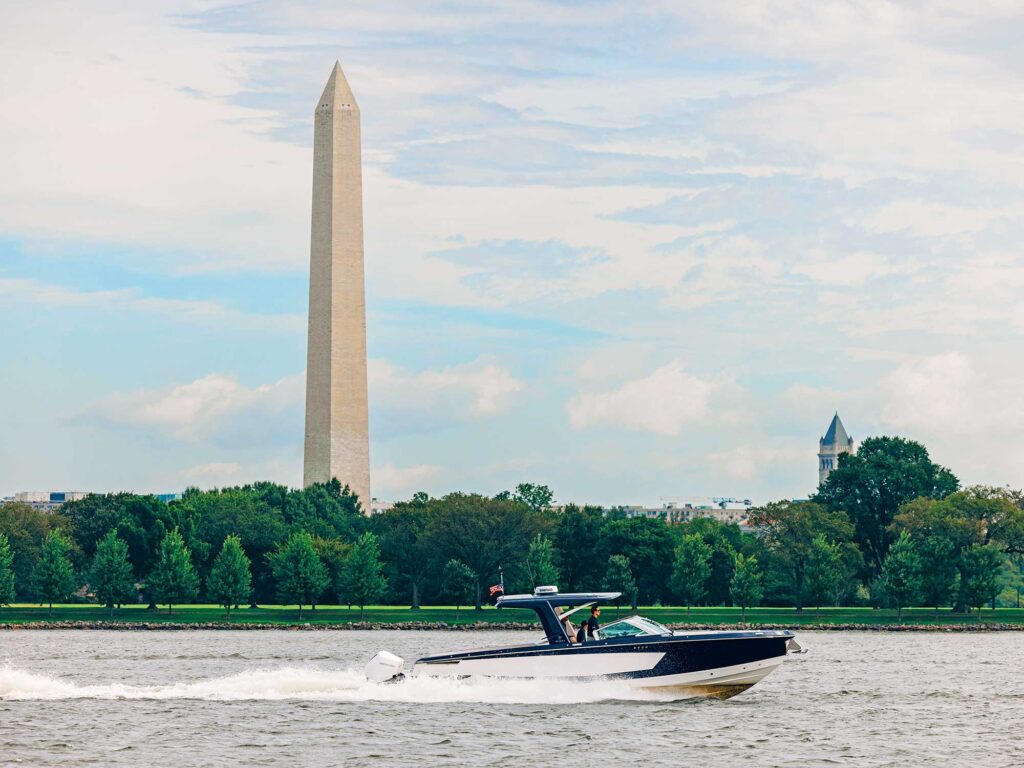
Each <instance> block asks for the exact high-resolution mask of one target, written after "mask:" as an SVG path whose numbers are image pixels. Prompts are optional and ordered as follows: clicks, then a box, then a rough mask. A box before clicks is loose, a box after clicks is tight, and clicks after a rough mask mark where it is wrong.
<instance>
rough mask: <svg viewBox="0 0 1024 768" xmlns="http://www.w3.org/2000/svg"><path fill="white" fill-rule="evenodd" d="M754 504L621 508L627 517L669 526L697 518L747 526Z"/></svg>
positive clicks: (723, 502) (727, 503)
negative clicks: (664, 523)
mask: <svg viewBox="0 0 1024 768" xmlns="http://www.w3.org/2000/svg"><path fill="white" fill-rule="evenodd" d="M752 506H753V504H752V503H751V502H750V501H747V500H745V501H733V500H731V499H730V500H724V499H723V500H721V501H717V502H716V503H715V504H698V505H694V504H690V503H685V504H677V503H669V504H663V505H662V506H660V507H620V509H622V510H623V511H624V512H625V513H626V517H646V518H649V519H652V520H664V521H665V522H666V523H667V524H668V525H681V524H682V523H689V522H692V521H693V520H696V519H697V518H701V517H710V518H711V519H713V520H717V521H718V522H720V523H735V524H736V525H746V522H747V515H748V513H749V510H750V508H751V507H752Z"/></svg>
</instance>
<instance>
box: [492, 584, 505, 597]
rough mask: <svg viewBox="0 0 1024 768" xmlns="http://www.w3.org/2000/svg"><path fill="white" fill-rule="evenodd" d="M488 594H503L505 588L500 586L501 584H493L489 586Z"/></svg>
mask: <svg viewBox="0 0 1024 768" xmlns="http://www.w3.org/2000/svg"><path fill="white" fill-rule="evenodd" d="M489 594H490V596H491V597H494V596H495V595H503V594H505V588H504V587H503V586H501V584H495V585H494V586H492V587H491V589H490V593H489Z"/></svg>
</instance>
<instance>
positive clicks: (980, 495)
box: [892, 486, 1024, 612]
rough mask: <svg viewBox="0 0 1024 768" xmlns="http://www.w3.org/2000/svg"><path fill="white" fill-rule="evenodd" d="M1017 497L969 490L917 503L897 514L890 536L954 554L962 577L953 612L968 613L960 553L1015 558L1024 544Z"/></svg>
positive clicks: (1003, 491)
mask: <svg viewBox="0 0 1024 768" xmlns="http://www.w3.org/2000/svg"><path fill="white" fill-rule="evenodd" d="M1020 505H1021V501H1020V494H1019V492H1017V491H1008V490H1007V489H1005V488H991V487H986V486H973V487H971V488H966V489H964V490H962V491H957V492H956V493H951V494H949V495H948V496H946V497H945V498H944V499H941V500H935V499H915V500H914V501H911V502H909V503H907V504H904V505H903V507H901V508H900V513H899V514H898V515H897V516H896V518H895V521H894V523H893V526H892V532H893V534H894V535H895V534H898V533H899V532H901V531H907V532H909V533H910V535H911V536H912V537H913V539H914V540H915V542H916V543H917V544H918V545H919V546H920V545H921V544H923V543H924V542H925V541H930V540H933V539H942V540H944V541H947V542H948V543H949V546H950V547H952V551H953V561H954V563H955V565H956V567H957V569H958V570H959V574H960V589H959V591H958V593H957V595H956V604H955V606H954V610H956V611H957V612H960V611H965V610H967V607H968V605H970V602H969V601H968V599H967V593H966V590H967V584H968V581H969V579H968V574H967V573H966V571H965V560H964V557H963V553H964V552H965V551H966V550H967V549H969V548H970V547H973V546H986V545H991V546H993V547H995V548H996V549H997V550H998V551H1000V552H1002V553H1004V554H1007V555H1011V556H1012V555H1014V554H1016V553H1018V552H1020V551H1021V547H1022V544H1024V509H1021V506H1020Z"/></svg>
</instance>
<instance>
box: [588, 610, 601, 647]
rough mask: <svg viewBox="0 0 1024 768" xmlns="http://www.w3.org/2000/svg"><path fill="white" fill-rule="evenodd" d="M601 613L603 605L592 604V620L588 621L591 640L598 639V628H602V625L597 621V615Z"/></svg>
mask: <svg viewBox="0 0 1024 768" xmlns="http://www.w3.org/2000/svg"><path fill="white" fill-rule="evenodd" d="M600 615H601V606H599V605H592V606H590V621H588V622H587V636H588V638H589V639H590V640H597V639H598V637H597V633H598V630H600V629H601V625H600V624H598V623H597V617H598V616H600Z"/></svg>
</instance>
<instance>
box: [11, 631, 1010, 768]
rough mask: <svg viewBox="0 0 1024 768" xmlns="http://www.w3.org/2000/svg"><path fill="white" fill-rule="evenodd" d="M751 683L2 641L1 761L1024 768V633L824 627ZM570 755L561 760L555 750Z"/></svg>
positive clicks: (341, 636)
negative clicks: (703, 685)
mask: <svg viewBox="0 0 1024 768" xmlns="http://www.w3.org/2000/svg"><path fill="white" fill-rule="evenodd" d="M799 637H800V639H801V642H803V643H805V645H807V646H809V648H810V653H809V654H806V655H803V656H797V657H792V658H791V659H790V660H789V661H788V662H787V663H786V664H784V665H783V666H782V668H780V669H779V670H778V671H776V672H775V673H773V674H772V675H770V676H769V677H768V678H767V679H766V680H764V681H762V682H761V683H759V684H758V685H757V686H755V687H754V688H752V689H751V690H750V691H748V692H746V693H745V694H743V695H741V696H739V697H737V698H734V699H731V700H728V701H724V702H722V701H714V700H706V699H692V700H687V701H677V702H667V701H661V700H658V698H657V697H655V696H652V695H648V694H643V693H638V692H636V691H632V690H630V689H628V688H626V687H624V686H622V685H619V684H615V683H561V682H560V683H557V684H551V683H539V682H528V681H451V680H428V679H413V680H410V681H408V682H406V683H403V684H401V685H390V686H379V685H372V684H369V683H366V682H365V680H364V678H363V676H362V672H361V670H362V666H363V664H364V663H365V662H366V660H367V659H369V657H370V656H371V655H372V654H373V653H374V652H375V651H377V650H379V649H381V648H387V649H389V650H391V651H393V652H395V653H398V654H399V655H400V656H403V657H404V658H406V659H407V660H411V659H415V658H416V657H418V656H421V655H424V654H426V653H432V652H441V651H445V650H449V649H452V650H455V649H459V648H465V647H476V646H491V645H507V644H511V643H515V642H522V641H523V640H524V639H532V635H524V634H522V633H510V632H487V633H483V632H478V633H471V634H470V633H467V634H461V633H459V634H457V633H448V632H138V633H135V632H6V633H0V763H2V764H4V765H7V764H18V763H20V764H25V765H85V764H91V765H140V764H148V765H160V766H176V765H197V766H198V765H210V766H215V765H238V764H243V765H281V766H291V765H346V766H348V765H351V766H362V765H367V766H369V765H373V766H392V765H394V766H463V765H473V766H490V765H500V766H503V767H505V768H507V767H508V766H520V765H529V766H551V765H556V764H564V765H568V764H574V765H593V764H607V763H612V762H621V761H624V760H628V761H629V762H630V764H635V765H638V766H645V768H646V766H684V765H700V766H701V768H710V767H713V766H737V765H758V766H775V765H778V766H781V765H785V766H823V765H831V764H845V765H852V766H883V765H885V766H889V765H891V766H940V765H941V766H960V765H963V766H967V765H971V766H974V765H981V766H985V768H997V767H998V766H1021V765H1024V636H1022V635H1021V634H1019V633H990V634H949V635H944V634H930V633H928V634H904V633H901V634H886V633H862V632H855V633H813V632H806V633H802V634H800V635H799ZM555 756H558V757H557V759H556V757H555Z"/></svg>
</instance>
